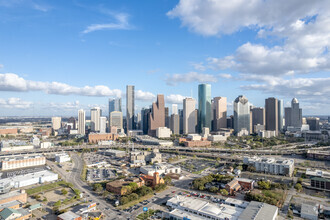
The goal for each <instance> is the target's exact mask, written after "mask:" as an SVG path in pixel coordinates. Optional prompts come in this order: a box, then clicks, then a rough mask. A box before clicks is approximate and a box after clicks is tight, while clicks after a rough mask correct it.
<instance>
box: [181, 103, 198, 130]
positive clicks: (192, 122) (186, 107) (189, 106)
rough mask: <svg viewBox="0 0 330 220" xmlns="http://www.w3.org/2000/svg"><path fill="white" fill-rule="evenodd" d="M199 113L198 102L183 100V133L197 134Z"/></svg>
mask: <svg viewBox="0 0 330 220" xmlns="http://www.w3.org/2000/svg"><path fill="white" fill-rule="evenodd" d="M196 125H197V112H196V100H195V99H193V98H185V99H184V100H183V133H184V134H192V133H196Z"/></svg>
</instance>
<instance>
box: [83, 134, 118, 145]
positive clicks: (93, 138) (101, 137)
mask: <svg viewBox="0 0 330 220" xmlns="http://www.w3.org/2000/svg"><path fill="white" fill-rule="evenodd" d="M117 139H118V134H111V133H105V134H99V133H90V134H89V135H88V142H89V143H93V144H97V143H98V142H99V141H115V140H117Z"/></svg>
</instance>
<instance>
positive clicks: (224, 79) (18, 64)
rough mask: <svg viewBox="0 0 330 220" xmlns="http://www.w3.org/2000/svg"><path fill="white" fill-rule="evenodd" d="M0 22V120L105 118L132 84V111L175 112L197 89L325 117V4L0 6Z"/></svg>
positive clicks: (328, 65)
mask: <svg viewBox="0 0 330 220" xmlns="http://www.w3.org/2000/svg"><path fill="white" fill-rule="evenodd" d="M0 17H1V19H0V30H1V34H0V91H1V92H0V93H1V96H0V109H1V111H0V116H55V115H60V116H70V115H74V116H75V115H76V114H77V110H78V109H79V108H84V109H86V110H88V109H90V108H91V107H93V106H100V107H102V108H103V109H104V113H106V112H107V107H106V106H107V100H108V98H111V97H123V98H124V97H125V86H126V85H127V84H132V85H135V88H136V99H137V100H138V101H137V102H136V108H137V109H138V110H139V109H141V108H142V107H144V106H149V105H150V104H151V102H152V101H154V100H155V97H156V95H157V94H158V93H160V94H164V95H165V98H166V100H165V101H166V104H167V105H170V104H172V103H178V104H179V106H180V105H181V104H182V99H183V98H184V97H189V96H193V97H194V98H197V92H198V91H197V86H198V84H199V83H210V84H211V85H212V96H226V97H227V99H228V101H229V103H228V108H229V114H231V113H232V108H231V103H232V101H233V100H234V99H235V98H236V97H237V96H238V95H241V94H243V95H245V96H246V97H247V98H248V99H249V101H250V102H251V103H253V104H254V105H255V106H264V99H265V98H267V97H277V98H280V99H284V103H285V105H286V106H288V105H289V102H290V100H291V99H292V98H293V97H297V98H298V100H299V101H300V103H301V107H302V108H303V114H304V115H310V114H313V115H330V110H329V109H330V101H329V100H330V72H329V70H330V54H329V50H330V4H329V1H327V0H318V1H310V0H290V1H287V0H222V1H216V0H179V1H168V0H159V1H154V0H144V1H126V0H122V1H115V0H113V1H110V0H107V1H106V0H104V1H101V0H99V1H95V0H89V1H79V0H57V1H45V0H0ZM123 103H125V100H123ZM181 106H182V105H181ZM123 107H124V106H123ZM87 114H89V113H87Z"/></svg>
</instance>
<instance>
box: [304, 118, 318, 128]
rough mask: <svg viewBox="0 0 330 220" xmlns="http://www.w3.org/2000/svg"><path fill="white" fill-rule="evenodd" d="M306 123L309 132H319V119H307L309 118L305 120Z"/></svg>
mask: <svg viewBox="0 0 330 220" xmlns="http://www.w3.org/2000/svg"><path fill="white" fill-rule="evenodd" d="M306 122H307V124H308V125H309V130H311V131H319V130H320V118H316V117H309V118H306Z"/></svg>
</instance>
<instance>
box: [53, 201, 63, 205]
mask: <svg viewBox="0 0 330 220" xmlns="http://www.w3.org/2000/svg"><path fill="white" fill-rule="evenodd" d="M61 204H62V202H61V200H58V201H57V202H55V203H54V206H55V207H58V206H61Z"/></svg>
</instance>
